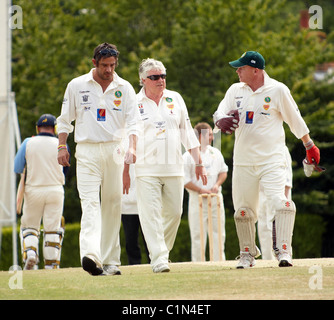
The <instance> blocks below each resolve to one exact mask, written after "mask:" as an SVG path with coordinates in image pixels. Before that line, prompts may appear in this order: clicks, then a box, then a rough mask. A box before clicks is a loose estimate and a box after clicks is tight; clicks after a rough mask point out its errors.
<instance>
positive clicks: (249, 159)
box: [214, 72, 309, 166]
mask: <svg viewBox="0 0 334 320" xmlns="http://www.w3.org/2000/svg"><path fill="white" fill-rule="evenodd" d="M235 109H238V111H239V117H240V122H239V128H237V129H236V131H235V145H234V156H233V162H234V164H235V165H246V166H249V165H263V164H267V163H286V160H285V151H284V148H285V132H284V128H283V121H284V122H286V123H287V124H288V125H289V127H290V130H291V132H292V133H293V134H294V135H295V136H296V137H297V138H298V139H300V138H302V137H303V136H304V135H305V134H308V133H309V129H308V127H307V125H306V123H305V121H304V120H303V118H302V116H301V114H300V111H299V109H298V106H297V104H296V102H295V101H294V99H293V98H292V96H291V93H290V90H289V89H288V87H287V86H286V85H284V84H283V83H281V82H278V81H276V80H274V79H272V78H270V77H269V76H268V75H267V73H266V72H264V85H263V86H262V87H261V88H259V89H257V90H256V91H255V92H253V90H252V89H251V88H250V87H249V86H248V85H247V84H246V83H243V82H239V83H235V84H233V85H232V86H231V87H230V88H229V89H228V90H227V92H226V94H225V97H224V99H223V100H222V101H221V102H220V104H219V106H218V109H217V111H216V112H215V114H214V119H215V120H218V119H220V118H222V117H223V116H224V115H226V114H227V113H228V112H229V111H231V110H235Z"/></svg>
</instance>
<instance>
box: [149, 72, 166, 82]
mask: <svg viewBox="0 0 334 320" xmlns="http://www.w3.org/2000/svg"><path fill="white" fill-rule="evenodd" d="M166 77H167V75H166V74H153V75H152V76H148V77H147V78H148V79H150V80H152V81H157V80H159V79H160V78H161V79H166Z"/></svg>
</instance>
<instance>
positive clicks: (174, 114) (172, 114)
mask: <svg viewBox="0 0 334 320" xmlns="http://www.w3.org/2000/svg"><path fill="white" fill-rule="evenodd" d="M137 98H138V106H139V111H140V115H141V119H142V125H143V132H144V135H143V137H140V139H138V143H137V161H136V165H135V171H136V176H137V177H140V176H183V174H184V172H183V159H182V149H181V143H182V144H183V146H184V148H185V149H186V150H189V149H193V148H196V147H199V146H200V143H199V141H198V139H197V137H196V135H195V133H194V130H193V128H192V126H191V122H190V119H189V116H188V111H187V107H186V104H185V102H184V100H183V98H182V97H181V95H180V94H179V93H177V92H175V91H171V90H167V89H165V90H164V92H163V96H162V98H161V99H160V102H159V105H158V106H157V104H156V103H155V102H154V101H153V100H151V99H149V98H148V97H147V96H146V94H145V89H144V88H142V89H141V91H140V92H139V93H138V94H137Z"/></svg>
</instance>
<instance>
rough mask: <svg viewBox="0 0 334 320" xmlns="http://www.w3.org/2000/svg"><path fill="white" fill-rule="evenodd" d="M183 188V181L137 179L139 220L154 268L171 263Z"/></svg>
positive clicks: (172, 178) (173, 179)
mask: <svg viewBox="0 0 334 320" xmlns="http://www.w3.org/2000/svg"><path fill="white" fill-rule="evenodd" d="M183 187H184V186H183V177H152V176H150V177H137V178H136V190H137V202H138V213H139V219H140V224H141V227H142V230H143V234H144V237H145V241H146V244H147V248H148V250H149V254H150V259H151V266H152V268H154V267H155V266H157V265H158V264H160V263H168V257H169V252H170V251H171V250H172V248H173V245H174V242H175V238H176V234H177V230H178V228H179V225H180V220H181V215H182V204H183Z"/></svg>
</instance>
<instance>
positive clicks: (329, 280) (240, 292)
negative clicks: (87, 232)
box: [0, 259, 334, 301]
mask: <svg viewBox="0 0 334 320" xmlns="http://www.w3.org/2000/svg"><path fill="white" fill-rule="evenodd" d="M235 265H236V261H224V262H221V263H210V262H206V263H171V264H170V267H171V272H169V273H161V274H154V273H153V272H152V269H151V267H150V266H149V265H140V266H121V270H122V275H121V276H98V277H93V276H90V275H89V274H88V273H86V272H84V271H83V270H82V269H81V268H64V269H58V270H48V271H47V270H34V271H19V272H15V273H11V272H9V271H2V272H0V299H2V300H106V299H108V300H170V299H172V300H203V301H204V300H225V299H228V300H229V299H233V300H246V299H247V300H249V299H251V300H278V299H280V300H281V299H283V300H285V299H293V300H301V299H303V300H305V299H308V300H329V299H333V298H334V259H306V260H305V259H304V260H295V261H294V267H292V268H279V267H277V262H276V261H273V262H272V261H263V260H258V261H257V265H256V266H255V267H254V268H252V269H245V270H239V269H238V270H237V269H235ZM311 266H317V268H318V269H317V270H318V271H319V270H320V271H321V274H317V273H310V271H311V269H310V267H311ZM315 276H319V277H321V281H322V286H321V288H320V289H312V288H310V285H309V284H310V281H313V280H312V279H314V278H312V277H315ZM319 277H318V278H319ZM318 278H317V279H318ZM319 279H320V278H319ZM14 280H15V281H14ZM13 284H14V287H15V286H17V285H22V289H11V288H10V285H11V287H12V288H13Z"/></svg>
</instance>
